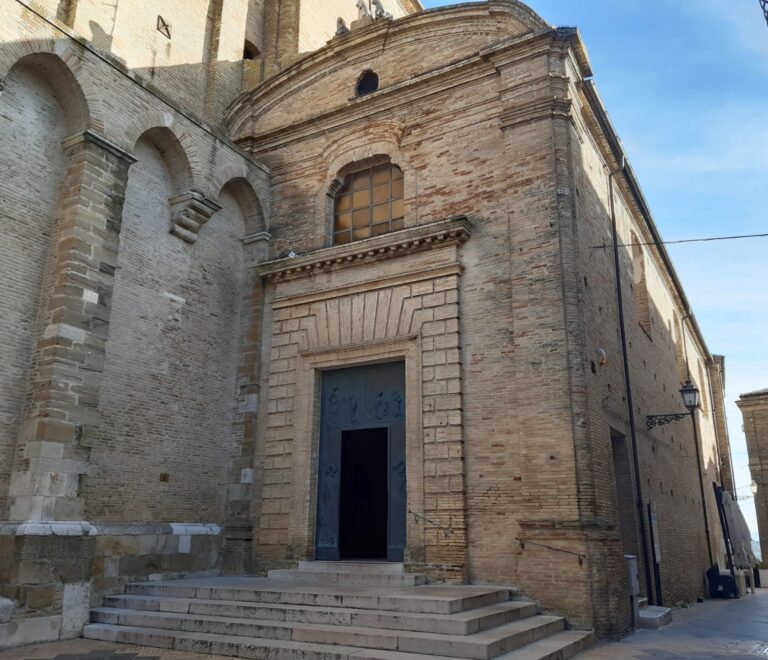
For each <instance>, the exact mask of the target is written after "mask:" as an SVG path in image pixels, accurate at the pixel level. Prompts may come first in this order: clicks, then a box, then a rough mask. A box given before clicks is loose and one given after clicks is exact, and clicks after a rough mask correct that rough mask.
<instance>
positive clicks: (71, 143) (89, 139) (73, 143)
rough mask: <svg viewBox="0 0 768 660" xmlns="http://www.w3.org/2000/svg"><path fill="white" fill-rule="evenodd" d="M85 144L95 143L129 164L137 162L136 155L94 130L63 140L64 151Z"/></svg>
mask: <svg viewBox="0 0 768 660" xmlns="http://www.w3.org/2000/svg"><path fill="white" fill-rule="evenodd" d="M83 144H93V145H95V146H97V147H99V148H100V149H102V150H104V151H107V152H109V153H110V154H112V155H113V156H115V157H117V158H119V159H120V160H123V161H125V162H126V163H128V164H129V165H133V164H134V163H135V162H136V157H135V156H133V155H132V154H130V153H128V152H127V151H125V150H124V149H121V148H120V147H118V146H117V145H116V144H114V143H113V142H110V141H109V140H107V139H106V138H105V137H102V136H101V135H98V134H97V133H94V132H93V131H89V130H86V131H83V132H82V133H75V134H74V135H70V136H69V137H68V138H65V139H64V140H62V141H61V146H62V147H63V148H64V151H69V150H70V149H73V148H75V147H78V146H81V145H83Z"/></svg>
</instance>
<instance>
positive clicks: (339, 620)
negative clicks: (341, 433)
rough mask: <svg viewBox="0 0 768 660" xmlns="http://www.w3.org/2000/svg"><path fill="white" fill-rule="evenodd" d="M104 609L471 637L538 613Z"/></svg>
mask: <svg viewBox="0 0 768 660" xmlns="http://www.w3.org/2000/svg"><path fill="white" fill-rule="evenodd" d="M104 606H105V607H107V608H110V607H112V608H118V609H123V610H143V611H153V612H177V613H180V614H202V615H205V616H219V617H233V618H237V619H262V620H267V621H286V622H290V623H318V624H331V625H345V626H362V627H368V628H388V629H392V630H411V631H414V632H432V633H441V634H454V635H470V634H472V633H476V632H479V631H481V630H487V629H489V628H493V627H494V626H499V625H502V624H505V623H511V622H512V621H518V620H520V619H524V618H527V617H529V616H533V615H535V614H538V606H537V605H536V604H535V603H531V602H525V601H507V602H504V603H497V604H494V605H489V606H486V607H480V608H476V609H473V610H469V611H465V612H458V613H456V614H420V613H407V612H387V611H383V610H359V609H352V608H342V607H334V608H328V607H311V606H307V605H283V604H279V603H276V604H269V603H245V602H237V601H220V600H202V599H186V598H162V597H156V596H127V595H123V596H108V597H106V598H105V599H104Z"/></svg>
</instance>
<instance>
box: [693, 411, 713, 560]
mask: <svg viewBox="0 0 768 660" xmlns="http://www.w3.org/2000/svg"><path fill="white" fill-rule="evenodd" d="M691 421H692V422H693V441H694V442H695V443H696V465H697V466H698V469H699V488H700V489H701V512H702V513H703V514H704V533H705V534H706V535H707V553H708V555H709V565H710V566H712V565H713V564H714V563H715V561H714V559H713V557H712V541H711V540H710V538H709V516H708V515H707V500H706V498H705V497H704V477H702V475H701V450H700V449H699V429H698V426H697V424H696V409H695V408H694V409H693V410H691Z"/></svg>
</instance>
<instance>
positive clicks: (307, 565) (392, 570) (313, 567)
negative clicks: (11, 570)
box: [298, 560, 405, 575]
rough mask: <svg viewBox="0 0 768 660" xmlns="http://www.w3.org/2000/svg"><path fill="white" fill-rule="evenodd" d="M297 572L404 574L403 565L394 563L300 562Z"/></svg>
mask: <svg viewBox="0 0 768 660" xmlns="http://www.w3.org/2000/svg"><path fill="white" fill-rule="evenodd" d="M298 570H300V571H309V572H310V573H321V572H328V573H363V574H365V575H370V574H372V573H376V574H382V573H385V574H388V575H392V574H398V573H405V564H403V563H402V562H394V561H319V560H315V561H300V562H299V565H298Z"/></svg>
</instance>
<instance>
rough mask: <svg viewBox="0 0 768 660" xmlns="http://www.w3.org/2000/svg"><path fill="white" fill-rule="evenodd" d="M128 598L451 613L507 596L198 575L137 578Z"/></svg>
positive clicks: (466, 589) (465, 589)
mask: <svg viewBox="0 0 768 660" xmlns="http://www.w3.org/2000/svg"><path fill="white" fill-rule="evenodd" d="M126 593H127V594H128V595H132V596H157V597H167V598H184V599H193V598H197V599H203V600H226V601H239V602H249V603H272V604H275V603H279V604H284V605H309V606H316V607H329V608H335V607H343V608H355V609H365V610H386V611H391V612H412V613H419V612H420V613H432V614H455V613H457V612H463V611H466V610H471V609H475V608H478V607H485V606H488V605H494V604H496V603H500V602H504V601H507V600H509V598H510V595H511V592H510V590H509V589H506V588H498V587H478V586H452V585H426V586H417V587H390V588H383V587H372V586H363V585H357V586H353V585H339V584H329V585H325V584H301V583H292V582H278V581H276V580H270V579H267V578H201V579H196V580H183V581H182V580H179V581H175V582H174V581H172V580H171V581H167V582H163V581H157V582H137V583H132V584H128V585H127V586H126Z"/></svg>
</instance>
